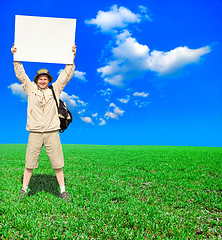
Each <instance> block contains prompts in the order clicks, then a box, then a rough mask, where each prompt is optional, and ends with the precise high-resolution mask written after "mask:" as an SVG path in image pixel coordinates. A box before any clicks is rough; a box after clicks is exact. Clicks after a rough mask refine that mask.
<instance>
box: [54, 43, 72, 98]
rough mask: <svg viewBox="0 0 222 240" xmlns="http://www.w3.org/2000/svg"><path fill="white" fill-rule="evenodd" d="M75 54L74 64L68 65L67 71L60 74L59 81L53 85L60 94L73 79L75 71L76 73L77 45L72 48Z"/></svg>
mask: <svg viewBox="0 0 222 240" xmlns="http://www.w3.org/2000/svg"><path fill="white" fill-rule="evenodd" d="M72 52H73V64H66V66H65V69H64V70H63V71H62V72H61V73H60V75H59V77H58V79H57V80H56V82H55V83H54V84H53V86H54V87H55V88H57V91H58V92H59V94H60V93H61V92H62V90H63V89H64V87H65V86H66V84H67V83H68V82H69V80H70V79H71V78H72V77H73V74H74V71H75V63H74V61H75V56H76V45H74V46H73V47H72Z"/></svg>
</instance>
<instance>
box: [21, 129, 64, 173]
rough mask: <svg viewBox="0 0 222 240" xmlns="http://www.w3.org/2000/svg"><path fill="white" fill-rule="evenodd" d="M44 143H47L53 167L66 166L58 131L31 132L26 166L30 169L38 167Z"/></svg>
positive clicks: (47, 150) (47, 151)
mask: <svg viewBox="0 0 222 240" xmlns="http://www.w3.org/2000/svg"><path fill="white" fill-rule="evenodd" d="M43 145H45V150H46V153H47V155H48V157H49V159H50V161H51V165H52V168H54V169H59V168H62V167H63V166H64V158H63V152H62V145H61V142H60V137H59V132H58V131H53V132H46V133H37V132H30V133H29V141H28V146H27V151H26V157H25V167H26V168H30V169H33V168H37V167H38V163H39V155H40V153H41V151H42V147H43Z"/></svg>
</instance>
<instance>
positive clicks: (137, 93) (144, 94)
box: [133, 92, 149, 97]
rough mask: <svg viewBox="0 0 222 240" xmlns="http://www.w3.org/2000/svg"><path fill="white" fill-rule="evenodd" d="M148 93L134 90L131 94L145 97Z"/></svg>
mask: <svg viewBox="0 0 222 240" xmlns="http://www.w3.org/2000/svg"><path fill="white" fill-rule="evenodd" d="M148 95H149V93H145V92H141V93H139V92H135V93H134V94H133V96H135V97H147V96H148Z"/></svg>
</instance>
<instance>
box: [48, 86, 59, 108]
mask: <svg viewBox="0 0 222 240" xmlns="http://www.w3.org/2000/svg"><path fill="white" fill-rule="evenodd" d="M49 88H50V89H51V90H52V95H53V97H54V99H55V102H56V106H57V108H58V112H59V105H58V102H57V99H56V96H55V92H54V89H53V86H52V85H50V86H49Z"/></svg>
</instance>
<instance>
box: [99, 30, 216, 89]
mask: <svg viewBox="0 0 222 240" xmlns="http://www.w3.org/2000/svg"><path fill="white" fill-rule="evenodd" d="M121 34H122V35H121V36H120V35H117V40H116V47H113V48H112V49H111V52H112V56H111V60H110V61H108V63H107V65H105V66H104V67H101V68H99V69H97V71H98V72H99V73H101V77H102V78H103V79H104V81H105V82H108V83H109V84H111V85H116V86H123V85H124V84H123V82H124V81H126V80H129V79H132V78H133V77H135V76H136V77H137V78H138V77H139V76H140V75H143V74H144V73H145V72H146V71H153V72H156V73H157V74H158V75H159V76H163V75H169V74H172V73H175V72H176V71H178V70H180V69H182V68H183V67H185V66H186V65H188V64H192V63H198V62H199V60H200V58H201V57H202V56H203V55H205V54H207V53H209V52H210V51H211V49H210V47H209V46H206V47H202V48H199V49H189V48H188V47H186V46H185V47H178V48H175V49H173V50H171V51H169V52H163V51H157V50H154V51H152V52H150V49H149V47H148V46H146V45H142V44H140V43H138V42H137V40H136V39H135V38H132V37H131V36H130V34H129V32H127V31H126V30H125V31H124V32H122V33H121ZM124 37H125V39H124Z"/></svg>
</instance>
